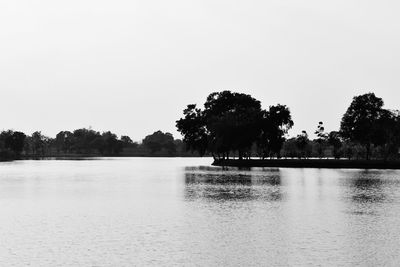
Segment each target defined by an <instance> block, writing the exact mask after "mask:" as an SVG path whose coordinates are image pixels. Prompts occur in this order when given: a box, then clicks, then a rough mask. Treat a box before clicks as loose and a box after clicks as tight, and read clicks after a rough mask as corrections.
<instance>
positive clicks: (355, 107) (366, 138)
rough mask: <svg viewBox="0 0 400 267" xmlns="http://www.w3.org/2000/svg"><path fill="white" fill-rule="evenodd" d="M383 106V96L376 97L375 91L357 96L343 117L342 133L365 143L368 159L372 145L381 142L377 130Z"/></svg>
mask: <svg viewBox="0 0 400 267" xmlns="http://www.w3.org/2000/svg"><path fill="white" fill-rule="evenodd" d="M382 107H383V100H382V98H379V97H376V96H375V94H374V93H368V94H364V95H360V96H356V97H354V98H353V101H352V102H351V104H350V106H349V108H348V109H347V111H346V113H345V114H344V115H343V118H342V122H341V125H340V131H341V135H342V136H343V137H344V138H347V139H349V140H350V141H353V142H358V143H360V144H361V145H363V146H364V147H365V150H366V159H369V156H370V151H371V145H373V144H378V143H379V142H380V140H379V139H377V135H376V132H377V127H378V125H379V123H378V122H379V120H380V118H381V117H382V116H383V115H384V113H385V112H384V110H383V109H382Z"/></svg>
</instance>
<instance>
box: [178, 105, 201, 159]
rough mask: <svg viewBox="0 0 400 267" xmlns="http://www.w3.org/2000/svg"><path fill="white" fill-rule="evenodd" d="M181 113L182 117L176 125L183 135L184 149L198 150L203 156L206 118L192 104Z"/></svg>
mask: <svg viewBox="0 0 400 267" xmlns="http://www.w3.org/2000/svg"><path fill="white" fill-rule="evenodd" d="M183 115H184V118H181V119H179V120H178V121H177V122H176V127H177V128H178V131H179V132H181V134H182V135H183V142H185V144H186V149H188V150H190V151H192V152H193V151H198V152H199V154H200V156H203V155H204V154H205V153H206V150H207V146H208V135H207V128H206V120H205V118H204V115H203V112H202V111H201V109H199V108H196V105H194V104H192V105H188V106H187V108H186V109H185V110H184V111H183Z"/></svg>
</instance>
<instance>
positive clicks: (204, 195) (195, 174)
mask: <svg viewBox="0 0 400 267" xmlns="http://www.w3.org/2000/svg"><path fill="white" fill-rule="evenodd" d="M282 197H283V196H282V192H281V178H280V173H279V169H276V170H274V169H268V170H264V171H252V172H243V171H242V170H238V169H235V168H231V169H228V170H224V171H222V169H221V168H214V167H198V168H197V167H196V168H186V169H185V198H186V199H187V200H199V199H200V200H201V199H203V200H211V201H250V200H265V201H279V200H281V199H282Z"/></svg>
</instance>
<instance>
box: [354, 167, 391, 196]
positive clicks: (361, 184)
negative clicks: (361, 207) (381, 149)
mask: <svg viewBox="0 0 400 267" xmlns="http://www.w3.org/2000/svg"><path fill="white" fill-rule="evenodd" d="M351 189H352V200H353V201H355V202H358V203H374V202H382V201H384V200H385V199H386V194H385V192H384V188H383V181H382V179H381V177H380V176H379V175H376V174H374V172H371V171H368V170H365V171H362V172H360V173H358V174H357V177H356V178H355V179H352V180H351Z"/></svg>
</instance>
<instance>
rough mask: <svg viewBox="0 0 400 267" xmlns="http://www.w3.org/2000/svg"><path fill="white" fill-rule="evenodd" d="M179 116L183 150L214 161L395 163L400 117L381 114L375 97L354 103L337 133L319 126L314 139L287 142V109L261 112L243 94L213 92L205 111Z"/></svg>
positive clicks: (257, 103)
mask: <svg viewBox="0 0 400 267" xmlns="http://www.w3.org/2000/svg"><path fill="white" fill-rule="evenodd" d="M183 115H184V117H183V118H181V119H179V120H178V121H177V122H176V126H177V128H178V131H179V132H181V133H182V135H183V141H184V142H185V144H186V145H187V148H188V149H190V150H192V151H197V152H198V153H199V154H201V155H204V154H207V153H210V154H211V155H212V156H213V157H214V158H215V159H229V158H230V157H238V158H239V159H246V158H250V157H259V158H261V159H265V158H274V157H275V158H281V157H289V158H310V157H317V158H324V157H331V158H337V159H338V158H348V159H360V158H365V159H370V158H374V159H383V160H388V159H391V160H393V159H399V152H400V151H399V147H400V113H399V111H395V110H387V109H384V108H383V100H382V99H381V98H379V97H376V96H375V94H373V93H368V94H364V95H360V96H355V97H354V98H353V101H352V103H351V104H350V106H349V107H348V109H347V111H346V112H345V114H344V115H343V117H342V120H341V126H340V129H339V130H338V131H332V132H326V131H325V128H324V125H323V122H319V123H318V125H317V126H316V129H315V135H316V136H317V138H315V139H313V140H310V138H309V135H308V133H307V132H306V131H302V133H301V134H299V135H297V136H296V137H293V138H290V139H287V133H288V130H289V129H290V128H292V126H293V125H294V123H293V121H292V118H291V113H290V110H289V108H288V107H287V106H285V105H280V104H278V105H276V106H270V107H269V108H268V109H267V110H263V109H262V108H261V103H260V101H258V100H256V99H254V98H253V97H252V96H250V95H246V94H241V93H234V92H230V91H223V92H216V93H212V94H210V95H209V96H208V97H207V100H206V102H205V103H204V108H203V109H200V108H197V107H196V105H194V104H191V105H188V106H187V108H186V109H185V110H184V111H183Z"/></svg>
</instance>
